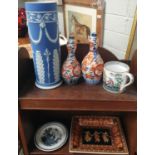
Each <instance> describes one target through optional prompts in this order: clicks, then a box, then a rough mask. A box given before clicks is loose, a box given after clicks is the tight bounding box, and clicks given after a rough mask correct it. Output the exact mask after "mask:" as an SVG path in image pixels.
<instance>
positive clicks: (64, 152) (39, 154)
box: [30, 141, 70, 155]
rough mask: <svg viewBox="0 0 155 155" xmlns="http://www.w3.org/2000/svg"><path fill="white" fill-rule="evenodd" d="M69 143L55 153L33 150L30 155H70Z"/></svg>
mask: <svg viewBox="0 0 155 155" xmlns="http://www.w3.org/2000/svg"><path fill="white" fill-rule="evenodd" d="M68 150H69V142H68V141H67V143H66V144H65V145H64V146H63V147H62V148H60V149H58V150H56V151H53V152H44V151H40V150H38V149H37V148H35V147H34V148H33V149H32V150H31V151H30V155H49V154H51V155H68V154H70V153H69V151H68Z"/></svg>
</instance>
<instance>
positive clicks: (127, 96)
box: [19, 82, 137, 111]
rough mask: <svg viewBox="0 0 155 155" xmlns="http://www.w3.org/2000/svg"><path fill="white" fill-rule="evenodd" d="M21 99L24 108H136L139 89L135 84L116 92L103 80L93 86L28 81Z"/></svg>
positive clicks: (126, 109) (120, 109)
mask: <svg viewBox="0 0 155 155" xmlns="http://www.w3.org/2000/svg"><path fill="white" fill-rule="evenodd" d="M19 102H20V108H21V109H31V110H37V109H38V110H40V109H42V110H95V111H109V110H110V111H136V110H137V104H136V102H137V93H136V90H135V89H134V86H132V87H130V88H128V89H127V91H126V92H125V93H122V94H112V93H109V92H107V91H105V90H104V89H103V87H102V84H99V85H95V86H92V85H87V84H86V83H84V82H81V83H79V84H77V85H74V86H68V85H66V84H63V85H61V86H60V87H58V88H56V89H51V90H42V89H39V88H37V87H36V86H35V85H34V82H28V83H27V84H25V87H24V88H23V90H22V91H21V92H20V94H19Z"/></svg>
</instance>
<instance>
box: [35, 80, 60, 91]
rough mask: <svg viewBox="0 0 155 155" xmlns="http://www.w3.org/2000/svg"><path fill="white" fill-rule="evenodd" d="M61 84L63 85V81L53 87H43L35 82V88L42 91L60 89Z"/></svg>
mask: <svg viewBox="0 0 155 155" xmlns="http://www.w3.org/2000/svg"><path fill="white" fill-rule="evenodd" d="M61 84H62V81H60V82H59V83H57V84H55V85H52V86H42V85H39V84H38V83H36V82H35V86H36V87H37V88H40V89H54V88H57V87H59V86H60V85H61Z"/></svg>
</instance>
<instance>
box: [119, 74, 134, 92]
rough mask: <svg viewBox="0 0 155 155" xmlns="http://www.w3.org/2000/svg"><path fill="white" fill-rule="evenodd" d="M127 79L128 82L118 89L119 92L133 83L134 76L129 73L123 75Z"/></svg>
mask: <svg viewBox="0 0 155 155" xmlns="http://www.w3.org/2000/svg"><path fill="white" fill-rule="evenodd" d="M124 74H125V75H126V76H127V77H128V78H129V82H128V83H126V84H125V85H124V86H122V87H121V88H120V91H123V89H124V88H126V87H128V86H129V85H131V84H132V83H133V82H134V76H133V75H132V74H131V73H124Z"/></svg>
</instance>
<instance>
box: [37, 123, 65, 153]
mask: <svg viewBox="0 0 155 155" xmlns="http://www.w3.org/2000/svg"><path fill="white" fill-rule="evenodd" d="M67 138H68V131H67V129H66V127H65V126H64V125H63V124H62V123H59V122H50V123H46V124H44V125H43V126H41V127H40V128H39V129H38V130H37V132H36V134H35V137H34V143H35V145H36V147H37V148H38V149H39V150H42V151H46V152H49V151H55V150H57V149H59V148H61V147H62V146H63V145H64V144H65V143H66V141H67Z"/></svg>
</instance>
